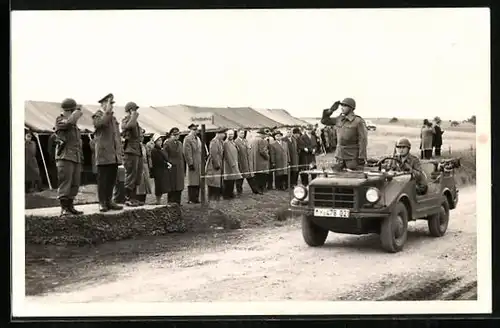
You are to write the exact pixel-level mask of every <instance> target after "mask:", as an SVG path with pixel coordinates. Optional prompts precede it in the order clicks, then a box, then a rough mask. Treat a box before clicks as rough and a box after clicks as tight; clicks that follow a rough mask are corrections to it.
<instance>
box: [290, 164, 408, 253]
mask: <svg viewBox="0 0 500 328" xmlns="http://www.w3.org/2000/svg"><path fill="white" fill-rule="evenodd" d="M393 180H395V181H391V184H392V187H394V188H392V191H390V190H389V192H390V193H391V192H392V193H394V192H396V193H399V192H400V191H401V190H402V189H404V186H405V184H407V182H408V177H404V176H401V177H396V178H395V179H393ZM386 185H387V177H386V175H384V174H383V173H378V174H376V173H373V174H369V173H368V174H367V173H364V172H356V173H341V174H337V175H333V176H320V177H317V178H316V179H314V180H313V181H311V183H310V184H309V186H308V187H307V188H306V187H304V186H297V187H296V188H295V190H294V199H293V200H292V202H291V205H292V209H293V210H295V211H299V212H300V213H301V214H303V217H302V234H303V237H304V241H305V242H306V243H307V244H308V245H310V246H322V245H323V244H324V243H325V241H326V238H327V236H328V232H329V231H332V232H337V233H345V234H356V235H361V234H368V233H377V234H381V239H384V238H385V239H386V240H387V239H388V238H389V237H387V236H383V235H384V234H385V235H387V232H384V231H381V230H383V229H384V228H383V227H384V222H386V221H389V220H388V219H389V218H390V217H391V215H394V212H395V210H396V211H403V212H404V213H402V214H401V216H403V218H402V219H401V220H400V221H401V223H400V224H394V222H392V221H394V220H392V221H391V222H389V224H392V226H389V227H386V230H387V229H389V230H391V232H393V233H394V236H391V238H390V240H389V241H384V240H382V244H383V245H382V246H383V248H385V249H386V250H388V251H391V252H395V251H398V250H400V248H401V247H400V246H399V245H397V244H398V241H397V238H398V237H399V236H398V230H399V231H400V233H399V234H400V235H401V236H400V237H401V243H403V244H404V242H405V240H406V228H407V221H408V215H409V213H408V211H406V208H403V209H401V208H399V207H401V206H402V207H404V205H401V204H399V203H396V204H392V203H393V202H392V201H389V202H388V201H387V195H386V193H387V190H385V189H386ZM394 197H395V195H394V194H393V195H389V198H390V199H393V198H394ZM398 206H399V207H398ZM395 207H397V208H395ZM398 222H399V221H398ZM398 225H400V227H398Z"/></svg>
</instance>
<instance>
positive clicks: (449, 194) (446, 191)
mask: <svg viewBox="0 0 500 328" xmlns="http://www.w3.org/2000/svg"><path fill="white" fill-rule="evenodd" d="M442 195H443V196H444V197H446V200H448V206H449V207H450V210H452V209H454V208H456V204H455V202H454V201H453V193H452V192H451V190H450V188H448V187H445V188H444V189H443V194H442ZM456 198H458V190H457V191H456ZM457 203H458V199H457Z"/></svg>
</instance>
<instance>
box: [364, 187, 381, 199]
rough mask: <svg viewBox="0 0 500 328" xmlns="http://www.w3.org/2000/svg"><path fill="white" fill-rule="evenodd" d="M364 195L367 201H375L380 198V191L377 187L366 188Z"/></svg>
mask: <svg viewBox="0 0 500 328" xmlns="http://www.w3.org/2000/svg"><path fill="white" fill-rule="evenodd" d="M365 196H366V200H367V201H369V202H370V203H375V202H377V201H378V200H379V199H380V191H379V190H378V189H377V188H373V187H372V188H368V190H367V191H366V195H365Z"/></svg>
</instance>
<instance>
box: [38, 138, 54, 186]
mask: <svg viewBox="0 0 500 328" xmlns="http://www.w3.org/2000/svg"><path fill="white" fill-rule="evenodd" d="M35 137H36V141H37V143H38V149H40V155H42V161H43V168H44V169H45V176H46V177H47V182H48V183H49V188H50V189H51V190H52V182H50V176H49V170H48V168H47V163H45V156H43V150H42V144H41V143H40V137H39V136H38V133H37V134H35Z"/></svg>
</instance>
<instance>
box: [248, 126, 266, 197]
mask: <svg viewBox="0 0 500 328" xmlns="http://www.w3.org/2000/svg"><path fill="white" fill-rule="evenodd" d="M265 136H266V131H265V130H264V129H260V130H259V131H257V135H256V136H255V138H254V139H253V140H252V142H251V143H250V145H251V146H250V147H251V148H250V154H251V156H250V157H251V161H250V163H251V164H252V168H251V169H252V171H253V172H255V180H256V188H258V191H259V194H262V193H264V189H265V187H266V183H267V175H268V171H269V158H270V157H269V148H268V142H267V140H266V139H265Z"/></svg>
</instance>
